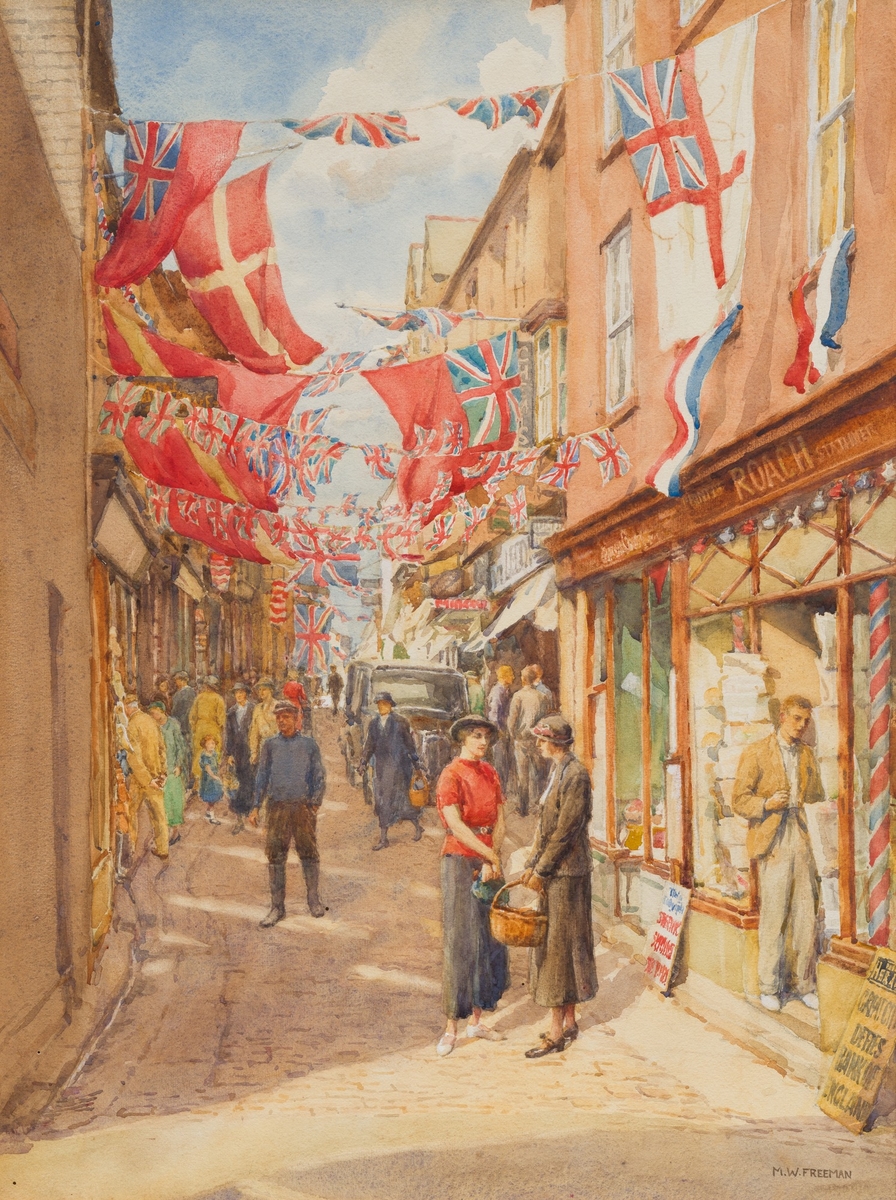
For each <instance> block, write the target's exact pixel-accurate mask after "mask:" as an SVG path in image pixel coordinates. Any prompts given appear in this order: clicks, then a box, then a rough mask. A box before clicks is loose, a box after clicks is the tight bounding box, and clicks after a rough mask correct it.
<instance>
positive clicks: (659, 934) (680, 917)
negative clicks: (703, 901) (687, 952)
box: [644, 883, 691, 995]
mask: <svg viewBox="0 0 896 1200" xmlns="http://www.w3.org/2000/svg"><path fill="white" fill-rule="evenodd" d="M690 899H691V893H690V892H689V891H688V889H687V888H684V887H682V886H681V884H678V883H667V884H666V886H665V887H664V888H663V900H662V903H661V904H660V911H659V914H658V916H657V918H656V924H655V925H654V926H653V928H652V929H651V931H650V933H649V935H648V938H647V964H646V966H645V967H644V974H645V975H646V976H647V978H648V979H649V980H650V982H651V983H654V984H656V986H657V987H658V988H659V989H660V991H661V992H663V993H664V994H665V995H668V994H669V991H670V989H671V987H672V968H673V966H674V965H675V956H676V954H677V953H678V943H679V942H680V941H681V931H682V928H683V926H684V918H685V914H686V912H687V910H688V904H689V902H690Z"/></svg>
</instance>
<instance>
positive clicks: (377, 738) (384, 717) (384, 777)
mask: <svg viewBox="0 0 896 1200" xmlns="http://www.w3.org/2000/svg"><path fill="white" fill-rule="evenodd" d="M373 702H374V704H375V705H376V709H377V713H378V716H375V717H374V718H373V719H372V720H371V722H370V724H369V725H368V727H367V738H366V740H365V742H364V749H363V751H362V753H361V761H360V763H359V764H358V766H359V769H360V771H361V772H362V774H363V772H364V771H366V770H367V766H368V764H369V763H370V762H371V761H372V762H373V810H374V812H375V813H376V816H377V820H378V821H379V823H380V840H379V841H378V842H377V843H376V845H375V846H374V847H373V849H374V850H384V849H385V848H386V847H387V846H388V845H389V828H390V826H392V825H397V824H398V822H399V821H411V822H412V823H413V826H414V841H415V842H419V841H420V839H421V838H422V837H423V827H422V825H421V824H420V813H419V810H418V809H416V808H414V807H413V805H412V804H411V802H410V800H409V799H408V791H409V789H410V786H411V777H412V775H413V774H414V770H415V769H417V770H420V756H419V755H418V754H417V746H416V744H415V742H414V735H413V733H412V732H411V727H410V725H409V724H408V722H407V721H406V720H405V718H404V717H400V716H399V715H398V713H397V712H395V711H394V710H395V701H394V700H393V699H392V697H391V695H390V694H389V692H378V693H377V694H376V695H375V696H374V698H373Z"/></svg>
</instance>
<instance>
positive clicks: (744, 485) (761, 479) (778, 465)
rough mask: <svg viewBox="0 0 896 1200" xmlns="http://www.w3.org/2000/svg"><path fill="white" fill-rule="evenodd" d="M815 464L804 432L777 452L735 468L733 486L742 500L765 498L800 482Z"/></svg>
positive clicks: (758, 457)
mask: <svg viewBox="0 0 896 1200" xmlns="http://www.w3.org/2000/svg"><path fill="white" fill-rule="evenodd" d="M814 465H815V464H814V463H813V461H812V455H811V454H810V452H809V448H808V446H807V445H806V440H805V438H804V437H803V435H802V434H801V433H798V434H797V435H796V436H795V437H792V438H788V439H787V441H785V442H782V443H781V445H780V446H778V447H777V449H776V450H770V451H768V452H767V453H765V454H760V455H757V456H756V457H755V458H750V459H747V462H746V464H745V465H744V466H742V467H732V468H731V475H730V478H731V485H732V487H733V488H734V494H735V497H736V498H737V499H738V500H744V499H752V498H754V497H756V496H764V495H765V493H766V492H769V491H771V489H772V488H774V487H778V486H780V485H781V484H782V483H786V482H787V481H788V479H797V478H798V477H799V476H800V475H804V474H805V473H806V472H807V471H811V470H812V467H813V466H814Z"/></svg>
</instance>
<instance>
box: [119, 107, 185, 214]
mask: <svg viewBox="0 0 896 1200" xmlns="http://www.w3.org/2000/svg"><path fill="white" fill-rule="evenodd" d="M183 132H184V127H183V124H176V125H163V124H161V123H160V122H158V121H131V122H130V123H129V124H128V136H127V142H126V144H125V150H124V171H125V180H124V187H123V189H122V195H123V197H124V200H125V207H124V210H123V212H122V217H124V216H128V217H130V218H132V219H133V220H135V221H151V220H152V219H153V217H154V216H155V215H156V213H157V212H158V211H159V209H160V207H161V205H162V201H163V200H164V199H165V193H166V192H167V191H168V188H169V187H170V186H171V180H172V179H173V178H174V172H175V170H176V168H177V160H178V158H179V157H180V148H181V142H182V140H183Z"/></svg>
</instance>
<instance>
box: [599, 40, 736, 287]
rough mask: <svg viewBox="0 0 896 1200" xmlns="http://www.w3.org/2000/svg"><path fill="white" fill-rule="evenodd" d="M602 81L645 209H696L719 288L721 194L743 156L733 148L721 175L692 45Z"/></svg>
mask: <svg viewBox="0 0 896 1200" xmlns="http://www.w3.org/2000/svg"><path fill="white" fill-rule="evenodd" d="M610 80H611V82H612V84H613V90H614V92H615V93H616V101H617V103H618V105H619V112H620V115H621V118H622V133H623V137H624V138H625V146H626V149H627V150H628V153H629V156H630V157H631V160H632V166H633V167H634V169H635V173H636V175H637V176H638V181H639V183H640V184H641V188H642V191H643V192H644V199H645V200H646V202H647V212H648V213H649V215H650V216H656V215H657V214H658V213H662V212H666V210H667V209H670V208H672V207H673V205H675V204H695V205H699V206H701V207H702V208H703V211H704V213H705V214H706V229H707V233H708V235H709V250H710V257H711V260H712V267H713V274H714V275H715V281H716V287H717V288H721V287H724V285H725V282H726V275H725V259H724V255H723V253H722V192H723V191H725V189H726V188H729V187H731V185H732V183H733V182H734V180H735V179H737V177H738V176H739V175H741V174H742V173H743V171H744V167H745V165H746V153H745V152H744V151H743V150H742V151H740V153H739V154H737V155H736V156H735V158H734V161H733V163H732V164H731V169H730V170H728V171H724V172H723V171H722V169H721V167H720V165H719V158H718V155H717V153H716V148H715V145H714V143H713V140H712V137H711V135H710V132H709V127H708V126H707V123H706V117H705V115H704V112H703V102H702V100H701V98H700V92H699V90H698V87H697V79H696V71H695V58H694V49H693V47H691V48H690V49H689V50H686V51H685V52H684V53H683V54H680V55H678V56H677V57H676V58H666V59H662V60H661V61H659V62H653V63H648V64H647V65H646V66H644V67H626V68H623V69H621V70H619V71H615V72H611V73H610Z"/></svg>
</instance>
